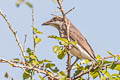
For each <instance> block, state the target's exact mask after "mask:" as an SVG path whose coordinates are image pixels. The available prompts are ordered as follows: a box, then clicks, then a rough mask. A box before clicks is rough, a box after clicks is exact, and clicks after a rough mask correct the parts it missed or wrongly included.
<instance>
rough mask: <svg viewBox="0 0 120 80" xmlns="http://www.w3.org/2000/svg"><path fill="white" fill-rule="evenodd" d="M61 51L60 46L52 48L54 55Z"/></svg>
mask: <svg viewBox="0 0 120 80" xmlns="http://www.w3.org/2000/svg"><path fill="white" fill-rule="evenodd" d="M60 51H61V49H60V46H54V47H53V52H54V53H59V52H60Z"/></svg>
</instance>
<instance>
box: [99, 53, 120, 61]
mask: <svg viewBox="0 0 120 80" xmlns="http://www.w3.org/2000/svg"><path fill="white" fill-rule="evenodd" d="M114 56H115V57H118V56H120V54H116V55H114ZM109 58H113V56H107V57H104V58H103V59H101V60H104V59H109Z"/></svg>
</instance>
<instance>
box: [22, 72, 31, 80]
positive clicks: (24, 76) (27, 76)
mask: <svg viewBox="0 0 120 80" xmlns="http://www.w3.org/2000/svg"><path fill="white" fill-rule="evenodd" d="M29 77H30V75H29V74H27V73H25V72H24V73H23V79H24V80H25V79H28V78H29Z"/></svg>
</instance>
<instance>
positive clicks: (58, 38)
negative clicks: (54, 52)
mask: <svg viewBox="0 0 120 80" xmlns="http://www.w3.org/2000/svg"><path fill="white" fill-rule="evenodd" d="M48 38H54V39H57V40H60V41H64V42H66V43H68V40H67V39H66V38H61V37H57V36H55V35H51V36H48Z"/></svg>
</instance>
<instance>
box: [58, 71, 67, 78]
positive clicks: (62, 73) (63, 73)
mask: <svg viewBox="0 0 120 80" xmlns="http://www.w3.org/2000/svg"><path fill="white" fill-rule="evenodd" d="M58 75H60V76H61V77H65V76H66V74H65V72H63V71H61V72H59V73H58Z"/></svg>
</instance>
